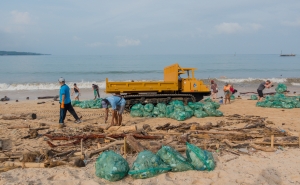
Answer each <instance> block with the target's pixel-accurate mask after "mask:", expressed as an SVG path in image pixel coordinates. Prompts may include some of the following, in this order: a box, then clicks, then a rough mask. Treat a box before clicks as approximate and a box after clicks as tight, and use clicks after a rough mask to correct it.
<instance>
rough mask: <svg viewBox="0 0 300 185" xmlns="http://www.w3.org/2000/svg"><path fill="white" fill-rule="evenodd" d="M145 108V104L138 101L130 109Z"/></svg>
mask: <svg viewBox="0 0 300 185" xmlns="http://www.w3.org/2000/svg"><path fill="white" fill-rule="evenodd" d="M143 109H144V106H143V105H142V104H140V103H138V104H135V105H133V106H132V107H131V109H130V110H131V111H132V110H143Z"/></svg>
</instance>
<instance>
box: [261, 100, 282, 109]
mask: <svg viewBox="0 0 300 185" xmlns="http://www.w3.org/2000/svg"><path fill="white" fill-rule="evenodd" d="M270 104H271V106H270ZM265 107H272V108H282V102H281V101H279V100H275V101H273V102H271V101H268V102H266V106H265Z"/></svg>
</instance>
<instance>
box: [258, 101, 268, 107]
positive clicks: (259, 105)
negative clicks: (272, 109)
mask: <svg viewBox="0 0 300 185" xmlns="http://www.w3.org/2000/svg"><path fill="white" fill-rule="evenodd" d="M256 107H266V103H265V102H260V101H259V102H257V103H256Z"/></svg>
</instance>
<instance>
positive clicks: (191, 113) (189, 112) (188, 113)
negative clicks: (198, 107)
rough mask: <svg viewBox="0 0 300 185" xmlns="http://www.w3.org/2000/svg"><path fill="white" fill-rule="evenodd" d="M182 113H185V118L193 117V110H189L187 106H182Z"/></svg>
mask: <svg viewBox="0 0 300 185" xmlns="http://www.w3.org/2000/svg"><path fill="white" fill-rule="evenodd" d="M184 111H185V113H186V115H187V118H190V117H192V116H193V115H194V111H193V109H191V108H190V107H189V106H187V105H186V106H184Z"/></svg>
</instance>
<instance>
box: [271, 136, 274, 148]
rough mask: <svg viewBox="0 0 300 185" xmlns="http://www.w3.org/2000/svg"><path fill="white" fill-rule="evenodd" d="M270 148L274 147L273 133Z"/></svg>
mask: <svg viewBox="0 0 300 185" xmlns="http://www.w3.org/2000/svg"><path fill="white" fill-rule="evenodd" d="M271 148H274V135H271Z"/></svg>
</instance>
